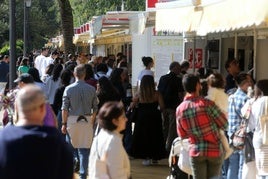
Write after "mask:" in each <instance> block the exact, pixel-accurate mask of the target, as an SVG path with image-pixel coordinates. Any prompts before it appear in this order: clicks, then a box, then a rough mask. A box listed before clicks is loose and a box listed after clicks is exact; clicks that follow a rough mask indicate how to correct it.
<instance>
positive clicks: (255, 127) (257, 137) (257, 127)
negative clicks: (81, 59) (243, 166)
mask: <svg viewBox="0 0 268 179" xmlns="http://www.w3.org/2000/svg"><path fill="white" fill-rule="evenodd" d="M267 86H268V79H264V80H259V81H258V82H257V83H256V85H255V89H254V98H252V99H250V100H249V101H248V102H247V103H246V104H245V105H244V106H243V108H242V109H241V113H242V114H245V113H246V110H247V108H248V106H249V105H250V104H251V109H252V110H251V115H250V117H249V125H248V127H249V129H250V130H251V131H254V134H253V146H254V149H255V162H256V168H257V175H258V177H259V178H268V160H267V158H268V145H267V141H266V139H267V135H268V134H267V133H266V130H265V128H266V127H268V126H266V123H267V122H266V119H268V117H267V116H268V115H267V114H268V88H267ZM250 170H251V172H252V167H251V169H250Z"/></svg>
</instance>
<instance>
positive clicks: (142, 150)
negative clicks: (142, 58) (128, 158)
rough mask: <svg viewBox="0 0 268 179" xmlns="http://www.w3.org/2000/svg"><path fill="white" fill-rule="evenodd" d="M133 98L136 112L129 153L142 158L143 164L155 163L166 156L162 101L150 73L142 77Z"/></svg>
mask: <svg viewBox="0 0 268 179" xmlns="http://www.w3.org/2000/svg"><path fill="white" fill-rule="evenodd" d="M133 100H134V102H136V103H138V114H137V119H136V123H135V128H134V133H133V143H132V150H131V154H132V156H133V157H134V158H141V159H144V160H143V162H142V164H143V165H150V164H152V163H157V160H160V159H163V158H165V156H166V150H165V145H164V138H163V132H162V117H161V112H160V110H162V109H163V108H164V102H163V98H162V96H161V94H160V93H159V92H158V91H156V90H155V83H154V78H153V77H152V76H151V75H145V76H144V77H143V78H142V80H141V85H140V90H139V92H138V94H137V95H136V96H135V98H134V99H133Z"/></svg>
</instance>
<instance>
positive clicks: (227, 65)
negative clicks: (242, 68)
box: [224, 57, 236, 71]
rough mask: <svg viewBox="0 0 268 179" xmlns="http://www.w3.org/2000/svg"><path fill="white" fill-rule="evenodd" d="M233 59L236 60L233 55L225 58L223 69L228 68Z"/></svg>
mask: <svg viewBox="0 0 268 179" xmlns="http://www.w3.org/2000/svg"><path fill="white" fill-rule="evenodd" d="M233 61H236V58H235V57H230V58H228V59H227V60H226V62H225V66H224V67H225V69H226V71H227V70H228V68H229V67H230V64H231V63H232V62H233Z"/></svg>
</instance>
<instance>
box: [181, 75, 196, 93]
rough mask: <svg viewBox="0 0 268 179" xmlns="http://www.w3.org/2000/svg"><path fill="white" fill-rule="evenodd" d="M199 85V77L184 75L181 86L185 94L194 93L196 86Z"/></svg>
mask: <svg viewBox="0 0 268 179" xmlns="http://www.w3.org/2000/svg"><path fill="white" fill-rule="evenodd" d="M198 83H200V80H199V77H198V76H196V75H194V74H185V75H183V78H182V85H183V88H184V90H185V91H186V92H188V93H193V92H195V91H196V85H197V84H198Z"/></svg>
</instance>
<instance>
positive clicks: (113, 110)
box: [97, 101, 124, 131]
mask: <svg viewBox="0 0 268 179" xmlns="http://www.w3.org/2000/svg"><path fill="white" fill-rule="evenodd" d="M123 113H124V106H123V104H122V103H121V102H116V101H113V102H106V103H104V105H103V106H102V107H101V108H100V110H99V113H98V115H97V119H98V121H99V125H100V127H101V128H103V129H106V130H109V131H113V130H115V129H116V128H117V126H116V125H115V124H114V123H113V119H118V118H119V117H120V116H121V115H122V114H123Z"/></svg>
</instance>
